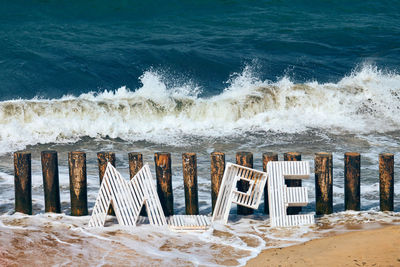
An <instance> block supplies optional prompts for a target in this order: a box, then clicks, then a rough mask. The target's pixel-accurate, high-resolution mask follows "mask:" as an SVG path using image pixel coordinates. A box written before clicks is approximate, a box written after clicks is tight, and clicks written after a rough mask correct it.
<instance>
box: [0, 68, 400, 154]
mask: <svg viewBox="0 0 400 267" xmlns="http://www.w3.org/2000/svg"><path fill="white" fill-rule="evenodd" d="M140 80H141V83H142V87H140V88H138V89H136V90H129V89H128V88H126V87H121V88H119V89H117V90H115V91H107V90H106V91H104V92H101V93H87V94H82V95H80V96H77V97H75V96H64V97H62V98H60V99H39V98H34V99H31V100H23V99H18V100H9V101H3V102H0V124H1V128H0V144H1V147H2V152H5V151H12V150H15V149H21V148H24V147H25V146H26V145H34V144H38V143H50V142H74V141H76V140H78V139H79V138H81V137H83V136H89V137H92V138H103V137H109V138H122V139H124V140H128V141H137V140H147V141H152V142H160V143H164V142H166V143H168V142H169V141H171V140H176V139H179V136H183V135H193V136H211V137H221V136H222V137H223V136H231V135H240V134H241V133H244V132H252V131H257V132H258V131H263V132H268V131H271V132H282V133H299V132H304V131H307V130H310V129H322V130H329V131H333V132H337V133H371V132H388V131H394V130H398V129H399V128H400V117H399V116H397V112H398V111H399V110H400V75H399V74H397V73H388V72H383V71H382V70H379V69H377V68H376V67H373V66H371V65H366V66H363V67H361V68H359V69H357V70H354V71H353V72H352V73H351V74H350V75H348V76H346V77H344V78H342V79H341V80H340V81H338V82H337V83H318V82H317V81H312V82H307V83H303V84H297V83H294V82H293V81H291V79H290V78H289V77H283V78H281V79H279V80H278V81H276V82H271V81H262V80H260V79H258V78H257V77H256V75H255V74H254V73H253V72H252V71H251V68H250V67H246V68H245V69H244V70H243V71H242V72H241V73H238V74H234V75H232V77H231V78H230V79H229V81H228V82H227V87H226V88H225V90H224V91H223V92H222V93H220V94H218V95H214V96H211V97H208V98H203V97H199V93H200V92H201V89H202V88H201V87H199V86H196V85H193V84H191V83H188V84H184V85H182V86H173V87H168V86H167V83H165V82H164V81H163V77H162V75H160V74H159V73H157V72H154V71H147V72H145V73H144V74H143V75H142V76H141V77H140Z"/></svg>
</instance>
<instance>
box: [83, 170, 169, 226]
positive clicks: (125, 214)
mask: <svg viewBox="0 0 400 267" xmlns="http://www.w3.org/2000/svg"><path fill="white" fill-rule="evenodd" d="M110 203H111V205H112V206H113V208H114V210H115V215H116V216H117V220H118V223H119V224H121V225H124V226H136V221H137V219H138V218H139V213H140V210H141V208H142V206H143V204H144V205H146V211H147V214H148V217H149V221H150V224H152V225H157V226H161V225H166V224H167V221H166V218H165V216H164V212H163V210H162V208H161V204H160V200H159V198H158V195H157V191H156V185H155V183H154V181H153V179H152V176H151V172H150V168H149V166H148V165H147V164H146V165H145V166H143V168H142V169H141V170H140V171H139V172H138V173H137V174H136V175H135V176H134V177H133V178H132V180H130V181H127V180H125V179H124V178H123V177H122V176H121V174H120V173H119V172H118V171H117V170H116V169H115V168H114V167H113V166H112V165H111V164H110V163H108V164H107V169H106V172H105V174H104V178H103V181H102V183H101V186H100V191H99V194H98V196H97V199H96V203H95V205H94V208H93V212H92V217H91V218H90V221H89V227H101V226H104V223H105V221H106V216H107V210H108V207H109V205H110Z"/></svg>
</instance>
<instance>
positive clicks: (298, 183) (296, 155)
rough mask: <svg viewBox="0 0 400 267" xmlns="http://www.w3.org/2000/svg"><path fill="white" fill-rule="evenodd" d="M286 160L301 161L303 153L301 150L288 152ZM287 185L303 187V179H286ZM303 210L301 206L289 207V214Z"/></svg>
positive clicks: (285, 154)
mask: <svg viewBox="0 0 400 267" xmlns="http://www.w3.org/2000/svg"><path fill="white" fill-rule="evenodd" d="M283 160H284V161H301V154H300V153H299V152H287V153H284V154H283ZM285 184H286V186H287V187H301V184H302V183H301V179H295V180H285ZM300 212H301V207H288V208H287V214H288V215H293V214H299V213H300Z"/></svg>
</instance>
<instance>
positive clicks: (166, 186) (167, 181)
mask: <svg viewBox="0 0 400 267" xmlns="http://www.w3.org/2000/svg"><path fill="white" fill-rule="evenodd" d="M154 162H155V165H156V177H157V193H158V197H159V198H160V202H161V206H162V208H163V211H164V214H165V216H171V215H174V195H173V192H172V172H171V154H170V153H167V152H157V153H155V154H154Z"/></svg>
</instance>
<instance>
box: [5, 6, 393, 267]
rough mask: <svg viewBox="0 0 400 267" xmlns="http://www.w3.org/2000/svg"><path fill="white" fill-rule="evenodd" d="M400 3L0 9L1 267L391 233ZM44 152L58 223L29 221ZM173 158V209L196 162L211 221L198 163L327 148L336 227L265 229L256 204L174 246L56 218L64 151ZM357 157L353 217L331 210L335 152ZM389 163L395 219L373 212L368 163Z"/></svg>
mask: <svg viewBox="0 0 400 267" xmlns="http://www.w3.org/2000/svg"><path fill="white" fill-rule="evenodd" d="M399 14H400V3H399V1H394V0H393V1H389V0H387V1H360V0H354V1H342V0H336V1H332V0H324V1H312V0H298V1H297V0H296V1H278V0H274V1H254V0H240V1H237V0H213V1H210V0H202V1H198V0H187V1H182V0H181V1H178V0H170V1H134V0H131V1H127V0H125V1H123V0H116V1H106V0H91V1H77V0H68V1H67V0H59V1H53V0H24V1H22V0H14V1H5V0H0V265H14V264H18V265H23V264H29V265H34V266H38V265H43V264H45V265H54V266H67V265H68V266H70V265H72V266H87V265H90V266H110V265H116V266H117V265H118V266H149V265H150V266H158V265H167V266H171V265H174V266H242V265H244V264H246V262H247V261H248V260H249V259H251V258H253V257H256V256H257V255H258V254H259V253H260V252H261V251H262V250H264V249H268V248H274V247H285V246H289V245H293V244H299V243H302V242H305V241H307V240H310V239H313V238H319V237H322V236H326V235H331V234H335V233H337V232H346V231H358V230H360V229H366V228H368V229H369V228H374V227H381V226H382V225H388V224H398V223H399V222H400V213H399V211H400V182H399V176H398V175H399V173H400V165H399V163H398V161H397V160H398V159H399V158H400V157H399V156H400V131H399V130H400V115H399V113H400V69H399V67H400V16H399ZM20 150H24V151H30V152H31V153H32V199H33V215H32V216H28V215H24V214H21V213H15V211H14V169H13V153H14V152H15V151H20ZM44 150H56V151H57V152H58V163H59V172H60V193H61V206H62V213H61V214H51V213H45V212H44V194H43V180H42V170H41V163H40V152H41V151H44ZM69 151H84V152H86V154H87V172H88V177H87V179H88V202H89V213H91V210H92V208H93V206H94V203H95V200H96V196H97V192H98V189H99V173H98V167H97V158H96V153H97V152H99V151H110V152H115V153H116V157H117V160H116V166H117V169H118V170H119V171H120V172H121V173H122V175H123V176H125V177H126V178H128V153H129V152H141V153H142V154H143V158H144V161H145V162H147V163H149V165H150V167H151V169H152V172H153V174H154V153H155V152H159V151H165V152H170V153H171V155H172V184H173V194H174V209H175V213H176V214H184V213H185V201H184V188H183V174H182V153H185V152H195V153H196V155H197V166H198V187H199V207H200V214H203V215H209V214H210V213H211V183H210V153H211V152H213V151H218V152H224V153H225V155H226V161H227V162H235V154H236V152H238V151H248V152H252V153H253V155H254V168H256V169H262V153H265V152H276V153H278V154H279V159H281V160H283V153H285V152H290V151H295V152H300V153H302V159H303V160H309V161H310V163H311V172H312V174H311V175H310V178H309V179H307V180H304V181H303V185H304V186H306V187H308V193H309V200H310V203H309V205H308V206H307V207H304V208H303V212H304V213H308V212H314V211H315V189H314V188H315V186H314V174H313V170H314V165H313V164H314V163H313V159H314V155H315V153H316V152H321V151H324V152H331V153H333V201H334V214H332V215H328V216H323V217H318V218H316V225H314V226H302V227H295V228H291V229H275V228H271V227H270V226H269V218H268V216H267V215H265V214H263V209H264V206H263V205H264V204H263V203H262V204H261V205H260V207H259V209H258V210H257V211H256V212H255V213H254V215H251V216H238V215H236V207H233V208H232V211H231V215H230V218H229V223H228V224H227V225H219V224H216V225H214V226H213V228H212V229H210V230H207V231H205V232H201V233H176V232H172V231H170V230H168V229H166V228H157V227H151V226H150V225H149V224H148V223H146V219H145V218H142V219H143V220H141V221H143V223H141V224H139V226H137V227H136V228H133V229H122V228H121V227H119V226H118V223H117V222H116V220H115V218H112V217H110V218H109V219H108V223H107V227H105V228H104V229H90V228H88V227H87V223H88V221H89V218H90V215H89V216H82V217H73V216H70V212H71V211H70V195H69V176H68V162H67V153H68V152H69ZM345 152H359V153H361V211H357V212H356V211H344V178H343V172H344V171H343V169H344V163H343V155H344V153H345ZM383 152H388V153H393V154H394V155H395V170H394V171H395V194H394V199H395V200H394V209H395V210H394V212H380V211H379V173H378V168H379V164H378V156H379V154H380V153H383Z"/></svg>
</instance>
